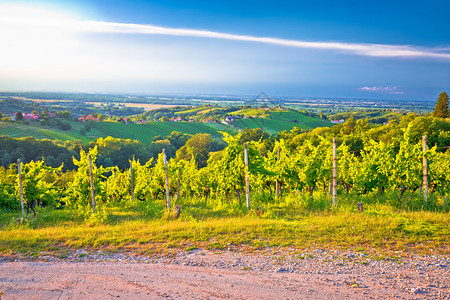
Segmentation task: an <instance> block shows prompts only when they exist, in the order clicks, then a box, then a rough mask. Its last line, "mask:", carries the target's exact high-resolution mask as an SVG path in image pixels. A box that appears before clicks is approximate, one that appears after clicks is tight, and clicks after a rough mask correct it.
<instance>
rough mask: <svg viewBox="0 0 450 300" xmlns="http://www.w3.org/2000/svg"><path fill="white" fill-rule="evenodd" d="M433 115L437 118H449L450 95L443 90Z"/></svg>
mask: <svg viewBox="0 0 450 300" xmlns="http://www.w3.org/2000/svg"><path fill="white" fill-rule="evenodd" d="M433 116H435V117H436V118H448V95H447V93H446V92H442V93H441V94H440V95H439V97H438V98H437V101H436V107H435V108H434V112H433Z"/></svg>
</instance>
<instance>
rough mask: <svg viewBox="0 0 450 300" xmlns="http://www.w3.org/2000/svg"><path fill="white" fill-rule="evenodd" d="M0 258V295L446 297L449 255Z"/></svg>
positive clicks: (290, 252)
mask: <svg viewBox="0 0 450 300" xmlns="http://www.w3.org/2000/svg"><path fill="white" fill-rule="evenodd" d="M242 250H243V249H236V248H233V247H230V248H229V250H227V251H223V252H219V251H214V252H213V251H208V250H201V249H196V250H192V251H180V250H178V251H175V250H174V252H173V253H172V255H170V256H169V257H168V256H164V257H161V256H160V257H144V256H138V255H132V254H123V253H121V254H108V253H102V252H100V251H98V252H91V253H89V252H85V251H83V250H81V251H75V252H73V253H70V254H68V255H63V256H64V258H57V257H54V256H52V255H45V253H44V255H41V256H39V257H37V258H32V257H24V256H16V257H11V256H10V257H0V293H3V295H2V296H0V298H1V299H2V300H3V299H83V298H84V299H88V298H89V299H92V298H95V299H110V298H118V297H120V298H127V299H149V298H150V299H159V298H169V299H217V298H218V299H222V298H226V299H228V298H230V299H344V298H345V299H395V298H398V299H450V257H448V256H409V257H402V258H395V259H392V256H391V257H390V258H388V259H381V258H380V257H378V258H377V256H376V255H366V254H361V253H358V252H352V251H346V252H339V251H325V250H320V249H316V250H311V251H305V252H302V253H299V252H298V251H295V250H294V249H285V248H269V249H266V250H259V251H254V252H249V251H242Z"/></svg>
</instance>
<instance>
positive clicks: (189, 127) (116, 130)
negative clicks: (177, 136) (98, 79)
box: [94, 122, 221, 143]
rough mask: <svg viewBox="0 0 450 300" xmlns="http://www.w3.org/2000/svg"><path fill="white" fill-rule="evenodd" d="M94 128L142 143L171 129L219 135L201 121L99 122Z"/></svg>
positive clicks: (169, 131) (116, 136) (166, 133)
mask: <svg viewBox="0 0 450 300" xmlns="http://www.w3.org/2000/svg"><path fill="white" fill-rule="evenodd" d="M94 128H95V129H97V130H98V131H99V132H101V133H102V134H103V135H104V136H112V137H115V138H122V139H135V140H139V141H141V142H143V143H149V142H151V140H152V138H153V137H155V136H157V135H161V136H167V135H169V134H170V133H171V132H172V131H179V132H181V133H187V134H192V135H194V134H196V133H208V134H211V135H212V136H214V137H219V136H221V134H220V133H219V132H218V131H217V130H216V129H214V128H212V127H210V126H207V125H205V124H203V123H193V122H148V123H147V124H145V125H144V124H123V123H112V122H99V123H95V124H94Z"/></svg>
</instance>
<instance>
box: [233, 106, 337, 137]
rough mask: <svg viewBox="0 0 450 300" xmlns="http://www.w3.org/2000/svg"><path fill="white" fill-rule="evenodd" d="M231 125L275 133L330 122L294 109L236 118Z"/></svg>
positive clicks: (329, 123) (326, 124) (322, 125)
mask: <svg viewBox="0 0 450 300" xmlns="http://www.w3.org/2000/svg"><path fill="white" fill-rule="evenodd" d="M233 125H234V126H236V127H239V128H242V129H244V128H261V129H264V130H266V131H267V132H268V133H271V134H277V133H278V132H279V131H283V130H292V129H293V128H294V127H298V128H301V129H313V128H316V127H329V126H331V125H332V123H331V122H330V121H328V120H323V119H318V118H313V117H309V116H306V115H304V114H302V113H299V112H296V111H276V112H271V113H270V114H269V115H268V116H267V117H265V118H261V117H258V118H249V119H238V120H235V121H234V122H233Z"/></svg>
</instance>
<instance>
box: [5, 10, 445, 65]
mask: <svg viewBox="0 0 450 300" xmlns="http://www.w3.org/2000/svg"><path fill="white" fill-rule="evenodd" d="M2 21H3V22H5V21H7V22H8V21H9V22H15V23H39V24H40V25H45V26H51V27H55V28H66V29H68V30H71V31H79V32H95V33H112V34H140V35H166V36H183V37H195V38H210V39H221V40H232V41H241V42H252V43H262V44H270V45H278V46H284V47H292V48H302V49H316V50H329V51H338V52H341V53H348V54H355V55H361V56H371V57H394V58H395V57H397V58H432V59H440V60H446V61H449V62H450V50H449V49H448V48H425V47H417V46H411V45H387V44H366V43H345V42H326V41H325V42H312V41H303V40H292V39H280V38H274V37H258V36H250V35H239V34H230V33H223V32H216V31H208V30H196V29H186V28H170V27H162V26H154V25H143V24H129V23H115V22H101V21H71V20H42V19H35V20H33V19H9V20H7V19H4V18H3V20H2V19H0V22H2Z"/></svg>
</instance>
